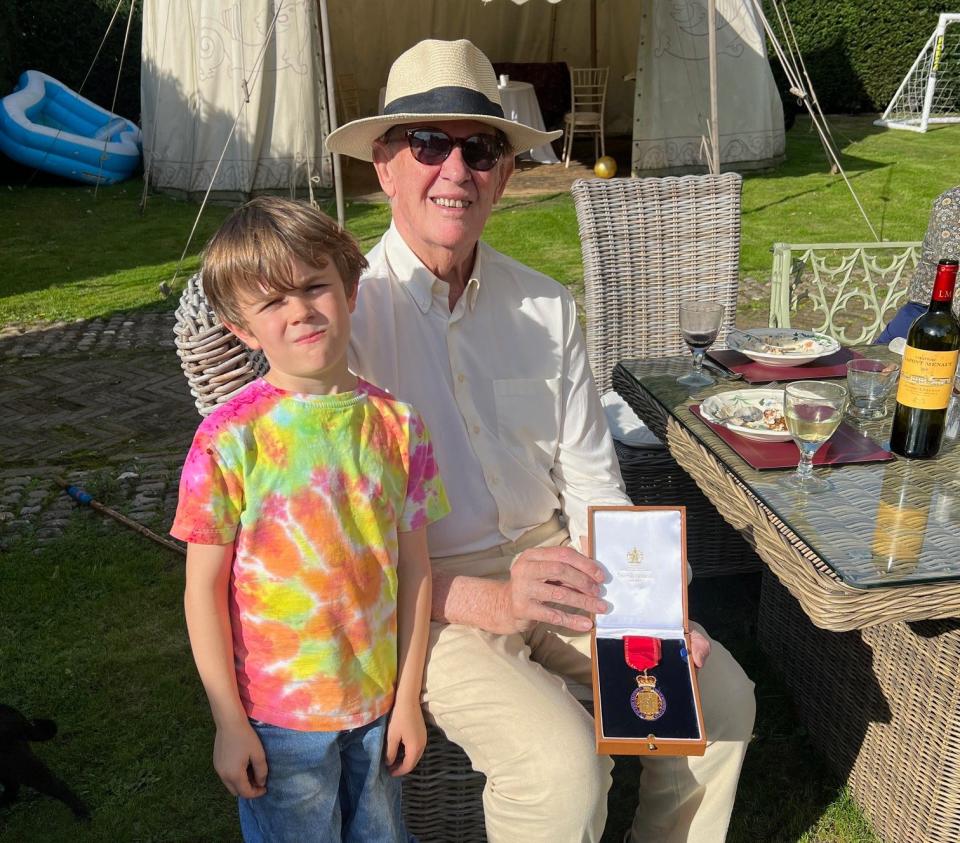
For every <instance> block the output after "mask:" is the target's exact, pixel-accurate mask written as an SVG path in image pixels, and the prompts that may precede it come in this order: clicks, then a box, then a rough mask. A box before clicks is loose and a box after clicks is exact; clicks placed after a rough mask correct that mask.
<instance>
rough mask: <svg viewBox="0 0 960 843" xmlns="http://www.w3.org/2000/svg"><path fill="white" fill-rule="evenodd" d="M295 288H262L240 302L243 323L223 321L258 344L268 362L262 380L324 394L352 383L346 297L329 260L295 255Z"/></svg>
mask: <svg viewBox="0 0 960 843" xmlns="http://www.w3.org/2000/svg"><path fill="white" fill-rule="evenodd" d="M291 268H292V270H293V281H294V284H295V289H293V290H289V291H283V290H279V291H278V290H268V289H264V290H263V291H262V292H263V294H262V295H261V296H258V297H257V298H255V299H248V298H244V299H241V300H240V302H239V305H240V311H241V312H242V314H243V319H244V322H245V326H244V327H240V326H238V325H229V324H228V325H227V327H228V328H229V329H230V330H231V331H233V333H234V334H236V335H237V336H238V337H240V339H241V340H243V342H244V343H246V345H247V346H249V347H250V348H252V349H261V350H262V351H263V353H264V356H266V358H267V360H268V361H269V363H270V372H269V373H268V374H267V378H266V379H267V381H268V382H269V383H271V384H273V385H274V386H277V387H279V388H281V389H286V390H289V391H291V392H308V393H314V394H323V393H328V392H341V391H344V390H348V389H352V388H353V379H352V377H351V376H350V374H349V371H348V369H347V346H348V344H349V342H350V314H351V313H353V309H354V307H355V306H356V303H357V291H356V289H354V292H353V295H352V296H350V297H349V298H348V297H347V294H346V292H345V290H344V287H343V279H341V277H340V273H339V271H338V270H337V267H336V265H335V264H334V263H333V261H330V260H328V261H327V265H326V266H324V267H322V268H317V267H315V266H311V265H310V264H308V263H305V262H304V261H302V260H300V259H298V258H294V259H292V261H291Z"/></svg>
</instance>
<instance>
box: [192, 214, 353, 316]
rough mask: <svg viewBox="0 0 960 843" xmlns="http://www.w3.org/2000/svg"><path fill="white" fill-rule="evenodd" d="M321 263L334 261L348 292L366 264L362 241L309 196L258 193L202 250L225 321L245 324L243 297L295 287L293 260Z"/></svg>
mask: <svg viewBox="0 0 960 843" xmlns="http://www.w3.org/2000/svg"><path fill="white" fill-rule="evenodd" d="M297 258H299V259H300V260H301V261H303V262H304V263H306V264H309V265H310V266H313V267H317V268H322V267H324V266H326V265H327V263H328V262H329V261H333V264H334V266H336V268H337V271H338V272H339V273H340V278H342V279H343V287H344V291H345V292H346V294H347V297H348V298H349V297H350V296H352V295H353V292H354V290H356V288H357V282H358V281H359V279H360V273H361V272H363V270H364V269H366V267H367V261H366V258H364V256H363V255H362V254H361V252H360V248H359V246H357V241H356V240H354V239H353V237H351V236H350V234H348V233H347V231H346V230H345V229H343V228H341V227H340V226H339V225H337V223H336V222H334V221H333V220H332V219H330V217H328V216H327V215H326V214H324V213H323V212H322V211H318V210H317V209H316V208H314V207H312V206H311V205H308V204H307V203H305V202H297V201H295V200H293V199H282V198H280V197H278V196H258V197H257V198H256V199H251V200H250V201H249V202H247V203H246V204H245V205H242V206H241V207H239V208H237V210H235V211H234V212H233V213H232V214H231V215H230V216H229V217H228V218H227V219H226V221H225V222H224V223H223V225H221V226H220V228H219V229H218V230H217V233H216V234H214V235H213V237H211V238H210V242H209V243H207V245H206V248H205V249H204V251H203V292H204V294H205V295H206V297H207V301H208V302H209V303H210V306H211V307H212V308H213V310H214V312H215V313H216V314H217V316H219V317H220V319H221V320H222V321H224V322H232V323H234V324H236V325H239V326H240V327H246V325H245V324H244V320H243V315H242V313H241V312H240V300H241V299H242V298H251V299H256V298H259V297H260V296H261V295H262V294H263V290H264V288H266V289H268V290H276V291H278V292H282V291H286V290H292V289H293V288H294V283H293V265H292V261H293V260H294V259H297Z"/></svg>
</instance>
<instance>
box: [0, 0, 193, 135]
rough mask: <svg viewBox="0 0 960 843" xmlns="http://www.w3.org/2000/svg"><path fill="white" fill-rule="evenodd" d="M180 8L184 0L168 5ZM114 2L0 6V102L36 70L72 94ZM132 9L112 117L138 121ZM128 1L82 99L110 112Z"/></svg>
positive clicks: (39, 1)
mask: <svg viewBox="0 0 960 843" xmlns="http://www.w3.org/2000/svg"><path fill="white" fill-rule="evenodd" d="M169 2H184V0H169ZM116 7H117V0H31V2H29V3H25V2H17V0H0V86H2V92H0V96H2V95H6V94H7V93H9V92H10V91H11V90H13V86H14V85H15V84H16V81H17V79H18V78H19V76H20V74H21V73H22V72H23V71H24V70H41V71H43V72H44V73H48V74H50V75H51V76H53V77H54V78H56V79H58V80H60V81H61V82H63V83H64V84H65V85H67V86H69V87H71V88H74V89H78V88H79V87H80V85H81V83H82V82H83V80H84V77H85V76H86V75H87V70H88V69H89V68H90V63H91V62H92V61H93V57H94V56H95V55H96V54H97V48H98V47H99V46H100V42H101V40H102V39H103V35H104V33H105V32H106V31H107V26H108V24H109V23H110V18H111V17H112V16H113V12H114V9H115V8H116ZM141 7H142V3H140V2H138V3H136V5H135V7H134V17H133V21H132V22H131V28H130V36H129V41H128V43H127V54H126V57H125V59H124V62H123V73H122V75H121V76H120V86H119V89H118V91H117V104H116V107H115V109H114V110H115V111H116V112H117V113H118V114H121V115H123V116H124V117H129V118H130V119H131V120H134V121H136V120H138V119H139V117H140V31H141V29H140V21H141V18H140V9H141ZM129 11H130V0H123V2H122V4H121V6H120V11H119V12H118V14H117V19H116V20H115V21H114V24H113V28H112V29H111V31H110V35H109V37H108V38H107V41H106V43H105V44H104V45H103V50H102V51H101V53H100V57H99V58H98V59H97V63H96V64H95V65H94V67H93V71H92V72H91V74H90V78H89V79H88V80H87V83H86V85H85V86H84V88H83V95H84V96H85V97H87V98H88V99H90V100H92V101H93V102H95V103H97V105H100V106H102V107H103V108H110V104H111V103H112V102H113V94H114V88H115V87H116V85H117V71H118V69H119V67H120V54H121V52H122V50H123V39H124V33H125V30H126V26H127V17H128V13H129Z"/></svg>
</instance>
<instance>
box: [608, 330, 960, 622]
mask: <svg viewBox="0 0 960 843" xmlns="http://www.w3.org/2000/svg"><path fill="white" fill-rule="evenodd" d="M868 350H869V353H870V354H871V355H877V356H883V355H889V352H888V351H886V349H883V348H882V347H879V348H878V347H877V346H869V347H868ZM689 366H690V359H689V357H688V356H682V357H671V358H662V359H657V360H646V361H624V362H623V363H621V364H620V365H619V366H617V368H616V369H615V370H614V387H615V388H616V389H617V391H618V392H620V394H621V395H622V396H623V398H624V399H625V400H626V401H627V403H629V404H630V405H631V406H632V407H633V409H634V411H635V412H636V413H637V415H638V416H640V418H641V419H643V420H644V422H646V424H647V425H648V426H649V427H650V428H651V430H653V431H654V432H655V433H657V434H658V435H659V436H660V437H661V438H662V439H664V440H665V441H666V442H667V444H668V447H670V449H671V452H672V453H673V455H674V457H675V458H676V460H677V462H678V463H680V465H681V466H682V467H683V468H684V469H685V470H686V471H687V472H688V473H689V474H690V475H691V476H692V477H693V478H694V480H696V482H697V484H698V485H699V486H700V488H701V489H702V490H703V491H704V493H705V494H706V495H707V497H708V498H710V500H711V501H712V502H713V504H714V505H715V506H716V507H717V509H719V510H720V512H721V514H722V515H723V516H724V517H725V518H726V519H727V520H728V521H730V522H731V523H732V524H733V525H734V526H735V527H737V528H738V529H741V530H742V531H749V532H750V533H752V534H753V535H752V538H753V539H754V540H755V541H756V544H757V551H758V553H759V555H760V556H761V558H763V559H764V561H766V562H767V564H768V565H770V567H771V568H772V569H773V570H774V572H775V573H776V574H777V575H778V577H780V579H781V580H783V581H784V584H785V585H786V586H787V587H788V588H789V590H790V591H791V592H792V593H793V594H794V596H796V597H797V598H798V599H799V600H800V602H801V604H802V605H803V606H804V608H805V609H807V610H808V614H809V615H810V617H811V619H812V620H813V621H814V622H815V623H817V624H818V625H819V626H822V627H823V628H826V629H837V630H842V629H855V628H862V627H864V626H869V625H871V624H876V623H885V622H888V621H891V620H921V619H929V618H940V617H953V616H960V529H958V528H960V511H958V504H960V443H957V442H955V441H953V440H946V441H945V444H944V448H943V449H942V451H941V453H940V454H939V455H938V457H937V458H936V459H934V460H924V461H919V460H904V459H900V458H897V459H895V460H893V461H890V462H874V463H858V464H851V465H844V466H835V467H830V468H826V467H825V468H818V469H816V470H817V472H818V473H821V474H823V475H824V476H827V477H828V478H829V479H830V481H831V484H832V487H833V488H832V489H830V490H828V491H825V492H823V493H820V494H806V493H804V492H801V491H798V490H795V489H793V488H792V487H790V486H789V485H788V484H786V483H785V482H784V480H785V479H786V476H787V475H788V474H789V471H790V470H789V469H786V470H777V469H774V470H762V471H760V470H756V469H754V468H752V467H751V466H750V465H749V464H748V463H746V462H745V461H744V460H743V459H742V458H741V457H740V456H739V455H738V454H737V453H736V452H735V451H734V450H733V449H732V448H731V447H730V446H729V445H727V444H726V443H725V442H724V441H723V440H722V439H721V438H720V437H719V436H717V434H715V433H714V432H713V431H712V430H711V429H710V428H709V427H708V426H707V425H706V424H705V423H704V422H703V421H701V420H700V419H698V418H696V416H694V414H693V413H692V412H691V410H690V405H691V404H694V403H699V402H700V401H702V400H703V399H704V398H705V397H707V396H709V395H713V394H716V393H718V392H724V391H727V390H731V389H740V388H745V387H749V384H746V383H744V382H743V381H727V380H721V379H720V378H718V379H717V383H716V384H715V385H714V386H711V387H706V388H703V389H700V390H695V391H693V392H691V391H690V390H689V389H688V388H687V387H684V386H682V385H680V384H678V383H677V382H676V378H677V376H678V375H680V374H683V373H684V372H685V371H686V370H687V369H688V368H689ZM890 424H891V418H890V416H888V417H887V418H885V419H881V420H878V421H875V422H869V423H867V424H866V425H864V426H863V428H862V430H863V432H864V433H865V434H866V435H869V436H871V438H873V439H874V440H875V441H877V442H880V443H884V442H885V441H886V440H887V439H888V438H889V427H890ZM771 527H772V528H774V529H775V531H776V533H778V534H779V535H778V538H779V539H780V541H778V542H773V541H771V542H765V541H759V540H758V534H761V535H766V536H767V537H768V538H773V537H772V536H771V535H770V529H771ZM895 546H896V547H899V552H897V553H893V552H891V549H892V548H894V547H895ZM891 557H893V561H891ZM896 557H899V559H898V558H896ZM800 560H803V561H802V563H801V561H800ZM824 601H826V604H827V605H823V604H824Z"/></svg>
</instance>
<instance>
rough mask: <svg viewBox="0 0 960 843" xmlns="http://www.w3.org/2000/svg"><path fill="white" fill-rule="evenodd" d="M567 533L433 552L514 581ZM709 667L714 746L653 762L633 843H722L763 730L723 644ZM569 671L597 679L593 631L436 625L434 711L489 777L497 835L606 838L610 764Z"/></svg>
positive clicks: (558, 840) (489, 822) (703, 688)
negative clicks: (518, 568) (528, 555)
mask: <svg viewBox="0 0 960 843" xmlns="http://www.w3.org/2000/svg"><path fill="white" fill-rule="evenodd" d="M568 541H569V535H568V533H567V531H566V529H565V528H564V527H562V526H561V525H560V522H559V521H552V522H550V523H548V524H545V525H543V526H542V527H538V528H536V529H534V530H531V531H530V532H529V533H527V534H526V535H524V536H522V537H521V538H520V540H519V541H517V542H511V543H508V544H505V545H502V546H500V547H498V548H494V549H493V550H487V551H483V552H481V553H474V554H465V555H463V556H455V557H445V558H441V559H435V560H433V564H434V568H435V569H436V570H438V571H443V572H444V573H447V574H462V575H469V576H488V577H500V578H502V577H505V576H506V575H507V572H508V571H509V568H510V565H511V564H512V563H513V559H514V557H515V556H516V555H517V554H518V553H520V551H522V550H525V549H527V548H529V547H534V546H556V545H561V544H565V543H567V542H568ZM711 643H712V651H711V654H710V658H709V659H708V660H707V664H706V665H705V666H704V667H703V669H702V670H700V672H699V676H698V678H699V683H700V694H701V698H702V704H703V716H704V725H705V727H706V731H707V737H708V738H709V743H708V745H707V751H706V754H705V755H704V756H703V757H702V758H699V757H690V758H684V757H674V758H665V757H660V758H649V759H647V758H645V759H644V760H643V773H642V775H641V778H640V798H639V806H638V807H637V812H636V815H635V818H634V822H633V829H632V833H633V837H632V839H633V841H634V843H682V842H685V843H712V841H718V843H719V841H723V840H724V838H725V837H726V833H727V825H728V823H729V821H730V811H731V809H732V808H733V800H734V797H735V795H736V791H737V781H738V779H739V776H740V766H741V764H742V762H743V756H744V753H745V752H746V748H747V744H748V742H749V741H750V737H751V732H752V729H753V719H754V713H755V703H754V697H753V683H752V682H751V681H750V680H749V679H748V678H747V676H746V674H745V673H744V672H743V670H742V669H741V668H740V666H739V665H738V664H737V662H736V661H735V660H734V659H733V657H732V656H731V655H730V653H729V652H728V651H727V650H726V648H724V647H723V645H722V644H719V643H717V642H715V641H714V642H711ZM564 678H567V679H570V680H572V681H573V682H575V683H580V684H583V685H587V686H589V685H590V681H591V680H590V635H589V633H586V634H584V633H573V634H570V633H567V632H565V631H563V630H560V629H558V628H556V627H551V626H547V625H545V624H539V625H537V626H536V627H534V629H533V630H531V631H530V632H529V633H526V634H514V635H495V634H493V633H489V632H484V631H483V630H480V629H476V628H474V627H468V626H461V625H459V624H441V623H433V624H431V637H430V649H429V653H428V659H427V667H426V671H425V675H424V694H423V701H424V705H425V707H426V711H427V713H428V715H429V717H430V719H432V720H433V722H434V723H436V725H437V726H438V727H439V728H440V729H441V730H442V731H443V732H444V734H446V736H447V737H448V738H449V739H450V740H452V741H454V742H455V743H457V744H459V745H460V746H462V747H463V749H464V750H465V751H466V753H467V755H468V756H469V758H470V760H471V762H472V763H473V766H474V767H475V768H476V769H478V770H480V771H481V772H482V773H484V774H485V775H486V777H487V784H486V788H485V790H484V793H483V805H484V814H485V817H486V826H487V836H488V838H489V840H490V841H491V843H535V842H536V841H544V843H564V841H570V843H574V841H599V840H600V837H601V836H602V834H603V827H604V825H605V823H606V819H607V791H608V790H609V788H610V784H611V777H610V771H611V770H612V768H613V762H612V760H611V759H610V758H609V757H608V756H605V755H597V754H596V749H595V744H594V728H593V720H592V719H591V717H590V715H589V714H588V713H587V712H586V711H585V710H584V708H583V706H581V705H580V703H579V702H577V700H576V699H575V698H574V697H573V696H572V695H571V693H570V692H569V690H568V689H567V685H566V683H565V681H564Z"/></svg>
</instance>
